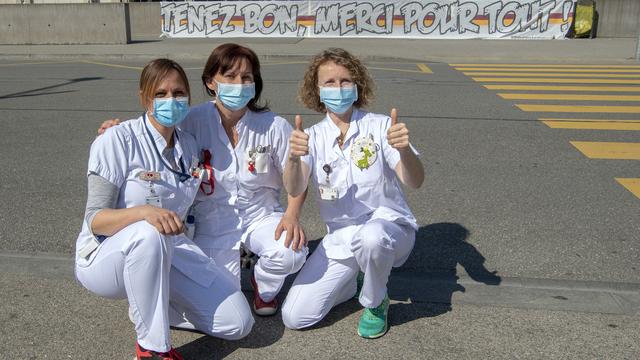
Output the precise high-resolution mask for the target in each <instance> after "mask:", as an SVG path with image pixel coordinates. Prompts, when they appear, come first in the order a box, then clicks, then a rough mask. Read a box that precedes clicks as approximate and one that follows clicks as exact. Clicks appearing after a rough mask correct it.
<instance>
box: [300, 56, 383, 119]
mask: <svg viewBox="0 0 640 360" xmlns="http://www.w3.org/2000/svg"><path fill="white" fill-rule="evenodd" d="M329 61H331V62H334V63H335V64H337V65H340V66H344V67H345V68H346V69H347V70H349V73H350V74H351V77H352V78H353V82H354V83H355V84H356V86H357V87H358V100H356V102H355V103H353V106H354V107H357V108H364V107H366V106H367V105H369V103H370V102H372V101H373V98H374V93H373V91H374V87H375V84H374V82H373V79H371V76H370V75H369V71H368V70H367V68H366V67H365V66H364V64H363V63H362V61H360V59H358V58H357V57H355V56H353V55H352V54H351V53H349V52H348V51H347V50H344V49H340V48H329V49H326V50H323V51H322V52H321V53H319V54H318V55H316V56H314V57H313V59H311V62H310V63H309V67H308V68H307V71H306V72H305V74H304V77H303V79H302V82H301V83H300V87H299V88H298V100H300V102H301V103H302V104H303V105H304V106H305V107H307V108H308V109H311V110H315V111H317V112H320V113H323V112H326V111H327V109H326V107H325V106H324V104H323V103H322V102H321V101H320V88H319V87H318V68H319V67H320V66H321V65H323V64H325V63H327V62H329Z"/></svg>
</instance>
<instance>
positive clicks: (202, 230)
mask: <svg viewBox="0 0 640 360" xmlns="http://www.w3.org/2000/svg"><path fill="white" fill-rule="evenodd" d="M181 128H182V130H184V131H186V132H188V133H190V134H192V135H193V136H194V137H195V138H196V142H197V144H198V146H199V147H200V148H201V149H208V150H209V151H210V152H211V155H212V167H213V172H214V173H213V176H214V179H215V181H214V190H213V194H211V195H209V196H207V195H205V194H204V193H203V192H200V193H199V194H198V196H197V199H196V206H195V217H196V230H195V237H194V242H195V243H196V244H198V246H200V247H201V248H202V250H203V251H204V252H205V253H206V254H207V255H209V256H210V257H211V258H213V259H214V260H215V262H216V263H217V264H219V265H222V266H225V267H226V268H227V269H228V270H229V272H230V273H231V274H232V275H233V276H234V277H235V278H236V282H237V286H238V287H240V255H239V251H238V250H239V248H240V244H241V243H244V245H245V246H246V247H247V248H248V249H249V250H250V251H251V252H253V253H255V254H256V255H258V256H259V257H260V259H259V260H258V262H257V263H256V264H255V267H254V275H255V279H256V283H257V284H258V290H259V294H260V297H261V298H262V300H264V301H266V302H269V301H271V300H272V299H273V298H274V297H275V296H276V295H277V294H278V292H279V291H280V289H281V288H282V285H283V284H284V280H285V277H286V276H287V275H289V274H293V273H295V272H297V271H298V270H300V268H301V267H302V265H303V264H304V261H305V259H306V256H307V253H308V250H307V248H306V247H305V248H304V249H303V250H301V251H297V252H295V251H293V250H291V249H289V248H286V247H285V246H284V239H285V237H286V232H284V233H283V234H282V236H281V237H280V239H278V240H276V239H275V238H274V234H275V230H276V227H277V225H278V223H279V222H280V219H281V218H282V216H283V211H284V210H283V208H282V205H280V192H281V189H282V187H283V183H282V173H283V169H284V165H285V163H286V159H287V154H288V151H289V135H290V134H291V131H292V128H291V125H290V124H289V123H288V122H287V121H286V120H285V119H283V118H281V117H279V116H276V115H275V114H274V113H272V112H261V113H257V112H253V111H250V110H247V112H246V113H245V115H244V116H243V117H242V118H241V119H240V121H239V122H238V124H237V125H236V131H237V133H238V143H237V144H236V146H235V148H234V147H233V146H232V145H231V143H230V141H229V138H228V137H227V134H226V132H225V130H224V127H223V126H222V122H221V119H220V114H219V113H218V110H217V108H216V106H215V102H207V103H204V104H201V105H198V106H195V107H193V108H191V110H190V111H189V114H188V115H187V119H185V121H184V122H183V123H182V124H181ZM260 150H261V151H262V152H261V153H260V154H259V155H257V152H258V151H260ZM251 154H253V156H251ZM257 157H260V159H259V160H258V158H257ZM250 161H254V163H255V164H254V168H251V167H250V164H249V162H250ZM261 165H262V166H261Z"/></svg>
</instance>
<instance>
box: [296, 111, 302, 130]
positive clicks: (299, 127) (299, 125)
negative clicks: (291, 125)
mask: <svg viewBox="0 0 640 360" xmlns="http://www.w3.org/2000/svg"><path fill="white" fill-rule="evenodd" d="M295 125H296V130H300V131H302V117H301V116H300V115H296V120H295Z"/></svg>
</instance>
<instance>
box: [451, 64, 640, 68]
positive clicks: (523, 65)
mask: <svg viewBox="0 0 640 360" xmlns="http://www.w3.org/2000/svg"><path fill="white" fill-rule="evenodd" d="M449 66H453V67H462V66H468V67H471V66H474V67H520V68H524V67H532V68H583V69H640V65H568V64H563V65H558V64H449Z"/></svg>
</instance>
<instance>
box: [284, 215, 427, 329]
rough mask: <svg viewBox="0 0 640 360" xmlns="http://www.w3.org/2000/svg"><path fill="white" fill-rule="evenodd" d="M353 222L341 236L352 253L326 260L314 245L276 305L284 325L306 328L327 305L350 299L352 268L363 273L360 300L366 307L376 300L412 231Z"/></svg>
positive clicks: (403, 256)
mask: <svg viewBox="0 0 640 360" xmlns="http://www.w3.org/2000/svg"><path fill="white" fill-rule="evenodd" d="M354 226H355V227H356V228H354V229H353V230H354V232H355V234H354V235H353V237H352V238H351V239H345V241H347V242H348V243H349V245H350V249H351V252H352V253H353V256H351V257H348V258H345V259H331V258H329V257H328V256H327V252H326V249H325V248H324V246H323V244H320V245H319V246H318V248H317V249H316V250H315V251H314V252H313V254H311V256H310V257H309V259H308V260H307V262H306V264H305V265H304V266H303V267H302V270H301V271H300V273H299V274H298V276H297V277H296V279H295V281H294V282H293V285H292V287H291V290H290V291H289V294H288V295H287V298H286V300H285V302H284V304H283V306H282V320H283V322H284V324H285V326H286V327H288V328H290V329H301V328H305V327H309V326H312V325H314V324H316V323H318V322H319V321H320V320H322V319H323V318H324V317H325V316H326V315H327V314H328V313H329V311H330V310H331V308H333V307H334V306H336V305H338V304H340V303H343V302H345V301H347V300H349V299H351V298H352V297H353V296H354V295H355V293H356V277H357V275H358V271H362V272H364V282H363V286H362V290H361V291H360V297H359V300H360V304H362V306H364V307H369V308H371V307H376V306H378V305H380V303H382V300H383V299H384V297H385V295H386V293H387V281H388V280H389V275H390V273H391V268H392V267H394V266H395V267H397V266H400V265H402V264H403V263H404V262H405V261H406V260H407V258H408V257H409V254H410V253H411V250H412V249H413V244H414V242H415V234H416V233H415V230H414V229H413V228H412V227H410V226H406V225H398V224H395V223H393V222H391V221H387V220H382V219H375V220H371V221H369V222H367V223H366V224H363V225H354ZM351 233H353V232H351Z"/></svg>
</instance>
